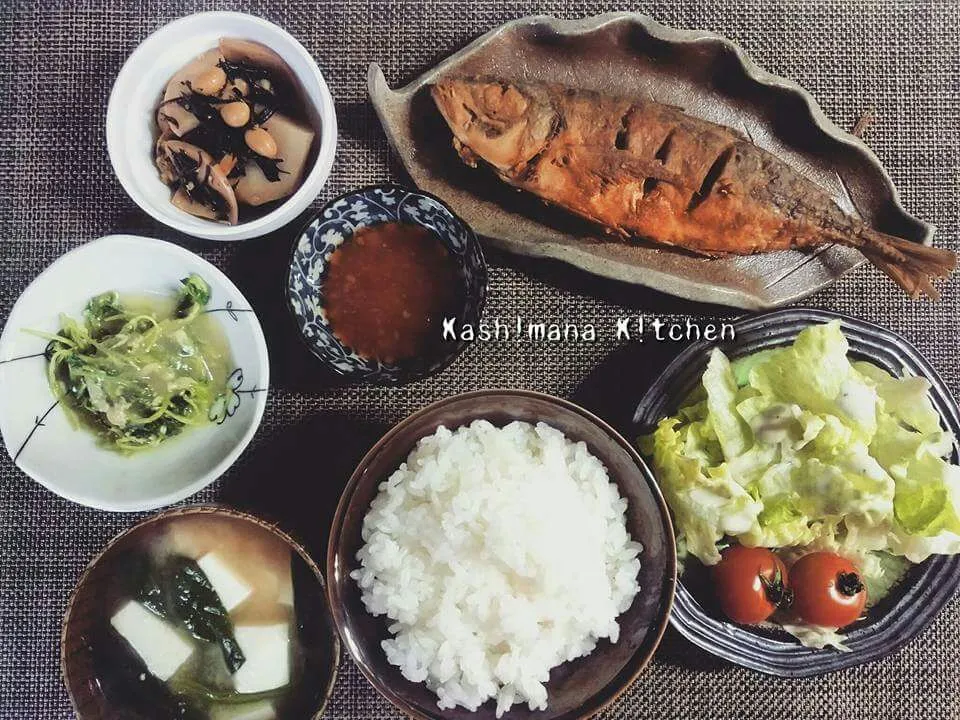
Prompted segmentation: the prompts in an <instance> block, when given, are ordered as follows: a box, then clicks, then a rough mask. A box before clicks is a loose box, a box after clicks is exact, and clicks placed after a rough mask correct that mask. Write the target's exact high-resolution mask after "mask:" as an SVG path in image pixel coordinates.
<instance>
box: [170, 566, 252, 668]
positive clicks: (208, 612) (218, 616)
mask: <svg viewBox="0 0 960 720" xmlns="http://www.w3.org/2000/svg"><path fill="white" fill-rule="evenodd" d="M164 574H165V578H164V579H165V582H166V583H167V586H168V588H169V592H170V595H169V608H170V611H171V612H172V614H173V615H175V616H176V618H177V620H179V621H180V623H181V625H183V627H184V628H186V629H187V631H188V632H189V633H190V634H191V635H193V636H194V637H195V638H197V639H198V640H205V641H207V642H212V643H217V644H218V645H220V649H221V651H222V652H223V659H224V661H225V662H226V663H227V668H229V670H230V673H231V674H233V673H235V672H236V671H237V670H239V669H240V667H241V666H242V665H243V663H244V662H246V658H245V657H244V655H243V651H242V650H241V649H240V645H239V644H238V643H237V640H236V638H234V636H233V623H232V622H231V620H230V616H229V614H228V613H227V610H226V608H225V607H224V606H223V603H222V602H221V601H220V596H219V595H217V592H216V590H214V589H213V585H211V584H210V580H209V578H207V576H206V574H204V572H203V570H201V569H200V566H199V565H197V563H196V561H194V560H192V559H191V558H188V557H185V556H183V555H178V556H175V557H174V558H172V559H171V560H170V561H169V564H168V565H167V567H166V570H165V573H164Z"/></svg>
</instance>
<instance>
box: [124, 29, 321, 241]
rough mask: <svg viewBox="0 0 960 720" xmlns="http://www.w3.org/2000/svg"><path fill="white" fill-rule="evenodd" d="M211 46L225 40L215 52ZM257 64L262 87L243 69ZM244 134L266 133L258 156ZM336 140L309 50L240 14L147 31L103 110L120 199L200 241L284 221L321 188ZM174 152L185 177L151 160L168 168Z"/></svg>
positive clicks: (266, 229) (241, 236) (247, 233)
mask: <svg viewBox="0 0 960 720" xmlns="http://www.w3.org/2000/svg"><path fill="white" fill-rule="evenodd" d="M221 41H224V42H227V43H232V44H233V46H232V47H228V48H227V49H226V50H225V51H224V49H223V46H222V45H221ZM224 52H226V55H224ZM265 68H266V69H265ZM264 69H265V70H264ZM259 70H264V72H265V73H266V74H265V75H264V76H263V77H262V79H263V80H266V83H263V82H261V81H260V80H257V78H258V77H261V76H260V75H255V76H250V75H249V74H248V73H249V72H252V71H259ZM224 71H225V72H224ZM218 76H219V79H218ZM244 78H246V79H247V80H250V82H245V80H244ZM271 81H272V82H271ZM211 83H212V84H211ZM261 85H263V87H264V88H266V90H264V89H262V88H261V87H260V86H261ZM208 86H209V87H208ZM254 91H255V92H254ZM270 92H273V93H274V96H275V97H274V98H273V100H271V99H270ZM205 93H206V94H205ZM194 100H196V101H198V102H194ZM228 101H236V102H228ZM228 104H232V105H233V108H232V109H239V110H242V111H243V115H242V117H240V119H239V120H234V119H232V118H233V117H235V114H234V116H229V117H231V120H230V122H231V123H239V124H238V125H236V126H234V125H228V124H227V118H228V115H227V114H224V107H225V106H226V105H228ZM243 105H245V106H246V107H241V106H243ZM166 109H169V110H171V111H172V112H169V113H167V112H166ZM265 111H266V112H265ZM228 112H229V111H228ZM194 113H196V114H195V115H194ZM167 116H173V117H174V120H173V121H168V119H167ZM203 117H206V118H208V121H203V120H202V118H203ZM221 117H222V118H223V122H221ZM197 118H201V120H200V122H197ZM184 119H187V120H188V121H189V122H188V123H186V124H183V125H181V124H179V123H178V122H177V121H178V120H179V121H181V122H183V121H184ZM198 126H202V127H200V129H201V130H205V133H204V134H203V135H201V133H199V132H196V130H197V128H198ZM248 131H252V132H254V133H255V134H259V135H261V136H262V135H263V131H267V133H268V134H270V135H271V138H272V139H273V140H274V142H273V145H272V146H271V149H270V151H269V152H266V154H265V155H261V154H259V153H257V152H255V151H253V150H252V148H254V147H257V148H258V149H259V148H260V146H259V145H258V144H257V143H255V142H252V141H251V142H250V143H249V144H247V143H246V142H244V140H243V138H245V137H247V133H248ZM211 136H213V137H214V138H219V139H214V140H211ZM224 138H225V139H224ZM167 141H173V142H172V145H171V144H170V143H169V142H167ZM182 143H186V144H187V145H189V146H190V152H187V153H183V152H181V148H182V147H183V145H182ZM336 144H337V120H336V112H335V109H334V105H333V98H332V97H331V95H330V91H329V89H328V88H327V84H326V82H325V80H324V78H323V75H322V74H321V72H320V69H319V67H318V66H317V63H316V62H315V61H314V59H313V57H312V56H311V55H310V53H309V52H308V51H307V50H306V49H305V48H304V47H303V45H301V44H300V43H299V42H298V41H297V40H296V39H295V38H294V37H293V36H291V35H290V34H289V33H287V32H286V31H285V30H283V29H282V28H280V27H278V26H276V25H274V24H273V23H270V22H268V21H266V20H263V19H262V18H258V17H255V16H252V15H246V14H244V13H235V12H206V13H198V14H196V15H189V16H187V17H184V18H180V19H179V20H175V21H174V22H172V23H170V24H168V25H165V26H163V27H162V28H160V29H159V30H157V31H156V32H155V33H153V34H152V35H151V36H149V37H148V38H147V39H146V40H144V41H143V42H142V43H141V44H140V46H139V47H137V49H136V50H134V52H133V53H132V54H131V55H130V57H129V58H128V59H127V62H126V63H125V64H124V66H123V68H122V69H121V70H120V73H119V74H118V76H117V79H116V81H115V83H114V86H113V91H112V93H111V95H110V102H109V106H108V108H107V148H108V150H109V153H110V160H111V163H112V164H113V168H114V172H115V173H116V175H117V179H118V180H119V181H120V184H121V185H122V186H123V188H124V189H125V190H126V191H127V194H128V195H130V197H131V199H133V201H134V202H136V203H137V205H139V206H140V208H141V209H142V210H143V211H144V212H146V213H147V214H149V215H150V216H151V217H153V218H154V219H156V220H158V221H160V222H162V223H164V224H165V225H168V226H170V227H172V228H174V229H176V230H179V231H181V232H184V233H186V234H188V235H193V236H195V237H200V238H205V239H209V240H224V241H230V240H245V239H248V238H253V237H258V236H261V235H265V234H267V233H270V232H272V231H274V230H277V229H278V228H280V227H283V226H284V225H286V224H287V223H289V222H290V221H291V220H293V219H294V218H296V217H297V216H298V215H299V214H300V213H301V212H303V211H304V210H306V209H307V207H308V206H309V205H310V203H311V202H312V201H313V200H314V199H315V198H316V197H317V195H318V194H319V192H320V190H321V188H322V187H323V186H324V184H325V183H326V181H327V178H328V177H329V175H330V170H331V167H332V166H333V158H334V154H335V151H336ZM193 148H200V149H201V150H203V153H198V152H196V150H193ZM175 156H178V157H180V158H182V159H183V161H182V162H181V163H180V165H183V164H184V163H186V164H187V165H188V168H187V169H188V170H190V171H192V172H193V175H192V176H191V177H188V176H187V175H185V174H184V173H182V172H178V173H171V172H169V171H168V170H167V169H165V167H164V166H162V165H161V166H158V163H157V161H156V158H157V157H160V158H161V159H164V158H167V159H168V160H167V164H166V167H176V166H177V163H172V164H171V162H170V160H169V158H173V159H176V158H175ZM191 159H192V160H193V162H194V163H195V164H196V165H197V167H193V165H192V164H191V162H190V161H191ZM238 160H239V162H238ZM181 169H182V168H181ZM220 173H222V176H221V175H220ZM197 178H199V182H192V180H193V179H197ZM208 190H209V192H208ZM175 200H176V202H174V201H175Z"/></svg>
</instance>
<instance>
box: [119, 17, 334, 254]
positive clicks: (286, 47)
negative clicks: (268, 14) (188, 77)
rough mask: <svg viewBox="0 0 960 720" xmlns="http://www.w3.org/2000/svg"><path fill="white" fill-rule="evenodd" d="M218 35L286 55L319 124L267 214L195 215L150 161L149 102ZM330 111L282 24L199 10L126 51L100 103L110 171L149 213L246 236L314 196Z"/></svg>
mask: <svg viewBox="0 0 960 720" xmlns="http://www.w3.org/2000/svg"><path fill="white" fill-rule="evenodd" d="M221 37H236V38H241V39H244V40H255V41H256V42H260V43H263V44H264V45H266V46H268V47H269V48H271V49H272V50H273V51H274V52H276V53H277V54H278V55H280V57H282V58H283V59H284V61H286V63H287V65H289V66H290V69H291V70H292V71H293V73H294V74H295V75H296V77H297V78H298V79H299V81H300V85H301V87H302V88H303V95H304V98H305V101H306V102H307V103H308V111H309V112H310V114H312V115H313V116H314V125H319V134H320V137H319V147H318V150H317V154H316V158H315V159H314V161H313V164H312V165H310V166H308V168H307V169H306V170H305V174H304V177H303V183H302V184H301V186H300V187H299V188H298V189H297V191H296V192H295V193H294V194H293V195H291V196H290V197H288V198H287V199H286V200H284V201H283V202H282V203H281V204H280V205H278V206H276V207H275V208H274V209H273V210H271V211H270V212H269V213H267V214H266V215H263V216H260V217H257V218H254V219H252V220H249V221H246V222H241V223H240V224H238V225H225V224H222V223H217V222H213V221H211V220H205V219H204V218H198V217H194V216H193V215H190V214H189V213H186V212H184V211H183V210H180V209H179V208H176V207H174V206H173V205H172V204H171V202H170V197H171V194H172V193H171V190H170V188H169V187H167V186H166V185H165V184H164V183H163V181H162V180H160V176H159V174H158V172H157V168H156V166H155V165H154V163H153V155H154V153H153V148H154V143H155V142H156V138H157V124H156V117H155V116H156V109H157V105H158V103H159V102H160V98H161V97H162V96H163V92H164V90H165V88H166V86H167V83H168V82H169V80H170V78H171V77H173V75H174V74H175V73H176V72H177V71H178V70H179V69H180V68H181V67H183V66H184V65H186V64H187V63H188V62H189V61H190V60H192V59H193V58H195V57H196V56H198V55H200V54H201V53H202V52H204V51H205V50H209V49H210V48H213V47H216V45H217V41H218V40H219V39H220V38H221ZM336 148H337V116H336V111H335V109H334V105H333V97H332V96H331V95H330V90H329V89H328V88H327V83H326V81H325V80H324V78H323V75H322V73H321V72H320V68H319V67H318V66H317V63H316V61H315V60H314V59H313V57H312V56H311V55H310V53H309V52H308V51H307V49H306V48H304V47H303V45H301V44H300V43H299V42H298V41H297V39H296V38H294V37H293V36H292V35H290V33H288V32H287V31H286V30H284V29H282V28H280V27H278V26H277V25H274V24H273V23H271V22H269V21H267V20H264V19H263V18H259V17H256V16H254V15H247V14H245V13H238V12H204V13H197V14H195V15H188V16H186V17H182V18H180V19H179V20H174V21H173V22H172V23H170V24H168V25H164V26H163V27H161V28H160V29H159V30H157V31H156V32H154V33H153V34H152V35H150V36H149V37H148V38H147V39H146V40H144V41H143V42H142V43H141V44H140V46H139V47H137V49H136V50H134V51H133V53H132V54H131V55H130V57H129V58H128V59H127V62H126V63H125V64H124V66H123V68H121V70H120V73H119V74H118V75H117V79H116V81H115V82H114V85H113V91H112V92H111V94H110V102H109V105H108V106H107V150H108V151H109V153H110V162H111V163H112V164H113V170H114V172H115V173H116V175H117V179H118V180H119V181H120V184H121V185H122V186H123V189H124V190H126V191H127V194H128V195H129V196H130V198H131V199H132V200H133V201H134V202H135V203H136V204H137V205H139V206H140V208H141V209H142V210H143V211H144V212H145V213H147V214H148V215H150V216H151V217H152V218H154V219H155V220H158V221H159V222H162V223H163V224H164V225H167V226H169V227H172V228H173V229H175V230H179V231H180V232H183V233H186V234H187V235H193V236H194V237H199V238H205V239H207V240H246V239H248V238H254V237H259V236H261V235H266V234H267V233H270V232H273V231H274V230H277V229H279V228H281V227H283V226H284V225H286V224H287V223H289V222H291V221H292V220H294V219H295V218H296V217H297V216H298V215H300V213H302V212H303V211H304V210H306V209H307V208H308V207H309V206H310V203H311V202H313V200H314V199H315V198H316V197H317V195H318V194H319V193H320V190H321V189H322V188H323V186H324V184H325V183H326V182H327V178H328V177H329V176H330V169H331V168H332V167H333V158H334V155H335V153H336Z"/></svg>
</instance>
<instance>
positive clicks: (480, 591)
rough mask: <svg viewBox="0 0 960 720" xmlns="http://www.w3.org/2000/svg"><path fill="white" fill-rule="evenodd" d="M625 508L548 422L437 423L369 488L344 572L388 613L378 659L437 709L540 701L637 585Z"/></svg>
mask: <svg viewBox="0 0 960 720" xmlns="http://www.w3.org/2000/svg"><path fill="white" fill-rule="evenodd" d="M626 508H627V501H626V500H625V499H623V498H621V497H620V494H619V492H618V490H617V486H616V485H615V484H614V483H612V482H610V479H609V478H608V476H607V471H606V468H604V466H603V464H602V463H601V462H600V461H599V460H598V459H597V458H596V457H594V456H593V455H591V454H590V452H589V451H588V450H587V447H586V445H584V443H573V442H570V441H569V440H567V439H566V437H564V435H563V434H562V433H561V432H560V431H558V430H556V429H554V428H552V427H550V426H549V425H546V424H544V423H539V424H538V425H537V426H536V427H534V426H533V425H530V424H529V423H523V422H513V423H511V424H509V425H507V426H506V427H504V428H497V427H495V426H493V425H492V424H490V423H489V422H486V421H483V420H478V421H476V422H474V423H473V424H471V425H469V426H466V427H461V428H459V429H458V430H456V431H454V432H451V431H450V430H448V429H446V428H444V427H441V428H439V429H438V430H437V432H436V433H434V434H433V435H431V436H429V437H426V438H423V439H422V440H421V441H420V442H419V443H418V445H417V447H416V448H415V449H414V451H413V452H412V453H410V456H409V457H408V458H407V461H406V462H405V463H404V464H402V465H401V466H400V468H399V469H398V470H397V471H396V472H394V473H393V475H391V476H390V478H389V479H388V480H387V481H386V482H385V483H383V484H382V485H381V486H380V492H379V494H378V495H377V497H376V498H375V499H374V501H373V504H372V505H371V507H370V511H369V512H368V514H367V516H366V518H364V522H363V539H364V541H365V544H364V546H363V547H362V548H361V550H360V552H359V553H358V554H357V559H358V560H359V561H360V563H361V567H360V568H359V569H357V570H354V571H353V573H351V577H353V578H354V579H355V580H356V581H357V583H358V584H359V586H360V588H361V591H362V594H363V602H364V604H365V605H366V607H367V610H368V611H369V612H371V613H372V614H373V615H386V616H387V617H388V618H390V619H391V620H392V621H393V622H392V623H391V625H390V632H391V634H392V635H393V637H392V638H390V639H388V640H385V641H384V642H383V649H384V651H385V652H386V655H387V659H388V660H389V662H390V663H391V664H393V665H396V666H397V667H398V668H400V670H401V671H402V673H403V675H404V677H406V678H407V679H408V680H411V681H413V682H424V683H426V684H427V686H428V687H429V688H430V689H431V690H433V691H434V692H435V693H436V694H437V697H438V699H439V701H438V703H437V704H438V705H439V707H441V708H453V707H456V706H458V705H460V706H463V707H465V708H469V709H470V710H476V709H477V708H478V707H480V705H481V704H482V703H484V702H485V701H487V700H489V699H490V698H496V701H497V709H496V711H497V716H498V717H499V716H500V715H502V714H503V713H504V712H506V711H507V710H508V709H509V708H510V707H511V706H512V705H513V704H514V703H520V702H526V703H527V704H528V705H529V707H530V709H531V710H538V709H539V710H542V709H544V708H546V706H547V691H546V688H545V687H544V683H545V682H547V680H548V676H549V672H550V669H551V668H553V667H556V666H557V665H559V664H561V663H563V662H565V661H568V660H573V659H574V658H577V657H580V656H582V655H586V654H589V653H590V652H592V651H593V649H594V648H595V647H596V644H597V641H598V639H600V638H608V639H609V640H610V641H611V642H616V641H617V639H618V636H619V634H620V628H619V625H618V624H617V620H616V618H617V616H618V615H619V614H620V613H622V612H624V611H625V610H626V609H627V608H629V607H630V604H631V602H632V601H633V598H634V596H635V595H636V593H637V591H638V590H639V586H638V585H637V574H638V572H639V570H640V561H639V560H638V558H637V556H638V555H639V553H640V552H641V550H642V548H641V546H640V545H639V544H638V543H636V542H633V541H631V539H630V537H629V535H628V533H627V529H626V522H625V511H626Z"/></svg>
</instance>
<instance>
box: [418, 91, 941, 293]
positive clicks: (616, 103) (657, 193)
mask: <svg viewBox="0 0 960 720" xmlns="http://www.w3.org/2000/svg"><path fill="white" fill-rule="evenodd" d="M431 93H432V96H433V99H434V102H435V103H436V105H437V107H438V108H439V110H440V112H441V114H442V115H443V117H444V119H445V120H446V121H447V124H448V125H449V126H450V129H451V130H452V131H453V136H454V139H453V144H454V147H455V148H456V149H457V151H458V152H459V154H460V157H461V158H462V159H463V161H464V162H465V163H467V164H468V165H470V166H473V167H475V166H476V165H477V164H478V161H483V162H484V163H486V164H488V165H489V166H491V167H492V168H493V170H494V171H495V172H496V173H497V175H498V176H499V177H500V178H501V179H502V180H504V181H505V182H507V183H509V184H510V185H513V186H515V187H517V188H521V189H523V190H526V191H528V192H531V193H533V194H535V195H537V196H539V197H540V198H542V199H543V200H546V201H548V202H550V203H553V204H555V205H558V206H560V207H562V208H565V209H566V210H569V211H571V212H573V213H576V214H577V215H580V216H582V217H585V218H587V219H588V220H591V221H593V222H596V223H598V224H600V225H602V226H604V227H605V228H608V229H609V230H610V231H612V232H614V233H616V234H619V235H621V236H623V237H641V238H645V239H648V240H652V241H654V242H658V243H662V244H665V245H674V246H677V247H681V248H685V249H686V250H689V251H693V252H695V253H700V254H704V255H723V254H737V255H749V254H753V253H761V252H769V251H774V250H786V249H789V248H808V249H809V248H814V247H817V246H820V245H824V244H827V243H840V244H842V245H849V246H852V247H855V248H857V249H858V250H859V251H860V252H862V253H863V254H864V255H865V256H866V257H867V259H869V260H870V262H872V263H873V264H874V265H876V266H877V267H878V268H880V269H881V270H882V271H883V272H885V273H886V274H887V275H888V276H890V278H892V279H893V280H894V281H895V282H896V283H897V284H898V285H900V287H902V288H903V289H904V290H906V291H907V292H908V293H909V294H910V295H911V296H912V297H918V296H919V295H921V294H924V295H927V296H929V297H932V298H936V297H938V293H937V291H936V289H935V288H934V287H933V284H932V282H931V280H932V279H934V278H940V277H946V276H947V275H949V274H950V272H951V271H952V270H953V269H954V268H955V267H956V262H957V258H956V255H955V254H954V253H952V252H950V251H948V250H943V249H938V248H932V247H927V246H924V245H920V244H918V243H913V242H910V241H907V240H903V239H901V238H897V237H893V236H890V235H886V234H883V233H881V232H878V231H876V230H874V229H872V228H870V227H868V226H867V225H865V224H864V223H863V222H861V221H860V220H858V219H856V218H854V217H851V216H849V215H847V214H846V213H845V212H844V211H843V210H842V209H841V208H840V207H839V206H838V205H837V204H836V203H835V202H834V201H833V199H832V198H831V197H830V196H829V195H828V194H827V193H826V192H825V191H824V190H822V189H821V188H820V187H818V186H817V185H816V184H814V183H813V182H811V181H810V180H808V179H806V178H805V177H804V176H803V175H801V174H800V173H799V172H797V171H796V170H794V169H793V168H792V167H790V166H789V165H787V164H786V163H784V162H782V161H781V160H779V159H777V158H776V157H775V156H774V155H772V154H771V153H769V152H767V151H766V150H763V149H762V148H760V147H758V146H757V145H754V144H753V143H752V142H750V141H749V140H747V139H746V138H744V137H742V136H741V135H739V134H738V133H736V132H735V131H733V130H731V129H729V128H726V127H723V126H721V125H717V124H714V123H711V122H708V121H705V120H700V119H698V118H694V117H691V116H690V115H687V114H685V113H684V112H683V111H681V110H680V109H678V108H675V107H672V106H669V105H662V104H659V103H654V102H638V101H636V100H629V99H623V98H615V97H610V96H605V95H600V94H598V93H594V92H589V91H581V90H573V89H570V88H564V87H559V86H552V85H535V84H530V85H519V84H510V83H505V82H500V81H496V80H485V79H450V80H442V81H441V82H438V83H436V84H435V85H433V86H432V88H431Z"/></svg>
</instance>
